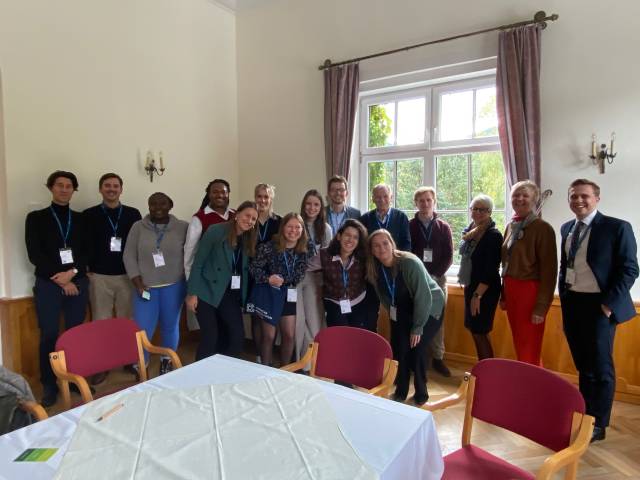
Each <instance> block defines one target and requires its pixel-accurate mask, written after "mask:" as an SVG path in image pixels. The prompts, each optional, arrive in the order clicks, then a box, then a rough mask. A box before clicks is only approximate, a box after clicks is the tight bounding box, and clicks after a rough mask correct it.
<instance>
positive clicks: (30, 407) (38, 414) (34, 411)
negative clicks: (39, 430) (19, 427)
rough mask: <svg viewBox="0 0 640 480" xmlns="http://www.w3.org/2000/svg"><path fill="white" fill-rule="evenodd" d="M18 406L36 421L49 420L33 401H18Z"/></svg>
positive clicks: (41, 408) (40, 407)
mask: <svg viewBox="0 0 640 480" xmlns="http://www.w3.org/2000/svg"><path fill="white" fill-rule="evenodd" d="M18 406H19V407H20V408H21V409H22V410H24V411H25V412H27V413H29V414H31V416H33V418H35V419H36V421H38V422H39V421H41V420H46V419H47V418H49V415H48V414H47V411H46V410H45V409H44V408H43V406H42V405H40V404H39V403H37V402H34V401H33V400H20V401H19V402H18Z"/></svg>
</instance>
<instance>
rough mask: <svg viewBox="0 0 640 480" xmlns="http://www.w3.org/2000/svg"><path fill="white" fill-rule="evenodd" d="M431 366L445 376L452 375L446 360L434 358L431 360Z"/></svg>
mask: <svg viewBox="0 0 640 480" xmlns="http://www.w3.org/2000/svg"><path fill="white" fill-rule="evenodd" d="M431 366H432V367H433V369H434V370H435V371H436V372H438V373H439V374H440V375H442V376H443V377H447V378H449V377H450V376H451V371H450V370H449V368H448V367H447V366H446V365H445V363H444V360H442V359H438V358H434V359H433V361H432V362H431Z"/></svg>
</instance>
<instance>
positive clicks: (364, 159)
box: [358, 76, 508, 265]
mask: <svg viewBox="0 0 640 480" xmlns="http://www.w3.org/2000/svg"><path fill="white" fill-rule="evenodd" d="M359 138H360V166H361V167H360V185H359V189H358V192H359V201H360V202H359V203H360V205H367V206H368V208H369V209H372V208H374V205H373V203H372V201H371V191H372V189H373V187H374V186H375V185H376V184H378V183H386V184H388V185H389V186H390V187H391V189H392V191H393V206H394V207H395V208H398V209H400V210H403V211H404V212H405V213H406V214H407V215H408V216H409V217H410V218H411V217H413V215H414V213H415V212H416V209H415V206H414V204H413V192H414V191H415V190H416V189H417V188H418V187H419V186H421V185H434V186H435V188H436V191H437V192H438V207H437V210H438V213H439V214H440V215H441V217H442V218H444V219H445V220H446V221H447V222H448V223H449V224H450V225H451V228H452V230H453V238H454V245H457V244H458V243H459V241H460V238H461V234H462V230H463V229H464V228H465V227H466V226H467V225H468V224H469V223H470V221H471V218H470V213H469V203H470V202H471V199H472V198H473V197H474V196H475V195H477V194H479V193H484V194H486V195H489V196H490V197H491V198H493V200H494V203H495V206H494V212H493V219H494V220H495V222H496V226H497V227H498V228H499V229H503V228H504V223H505V219H506V216H507V213H508V212H507V208H508V207H507V202H506V177H505V172H504V167H503V164H502V155H501V154H500V143H499V140H498V121H497V115H496V89H495V76H489V77H482V78H477V79H473V80H464V81H459V82H449V83H442V84H437V85H431V86H426V87H421V88H412V89H406V90H401V91H394V92H389V93H384V94H377V95H363V96H362V97H361V100H360V129H359ZM454 264H456V265H457V264H459V256H458V255H457V253H456V255H455V256H454Z"/></svg>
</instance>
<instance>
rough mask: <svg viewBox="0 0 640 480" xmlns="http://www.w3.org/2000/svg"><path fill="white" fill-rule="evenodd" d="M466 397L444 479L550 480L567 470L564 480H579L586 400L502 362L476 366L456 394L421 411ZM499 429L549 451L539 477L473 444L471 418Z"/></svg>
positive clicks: (540, 373)
mask: <svg viewBox="0 0 640 480" xmlns="http://www.w3.org/2000/svg"><path fill="white" fill-rule="evenodd" d="M465 397H466V400H467V401H466V409H465V415H464V426H463V430H462V448H460V449H459V450H456V451H455V452H453V453H451V454H449V455H447V456H446V457H444V465H445V467H444V475H443V477H442V478H443V479H455V480H463V479H466V478H473V479H475V480H482V479H487V480H489V479H490V480H500V479H505V480H506V479H537V480H543V479H551V478H552V476H553V475H554V474H555V472H557V471H559V470H560V469H561V468H563V467H567V469H566V473H565V476H564V478H565V480H568V479H575V478H576V472H577V469H578V460H579V458H580V457H581V456H582V454H583V453H584V452H585V451H586V449H587V447H588V446H589V442H590V440H591V434H592V432H593V424H594V418H593V417H591V416H590V415H585V413H584V412H585V404H584V400H583V398H582V395H581V394H580V392H579V391H578V389H576V388H575V387H574V386H573V385H571V384H570V383H569V382H567V381H566V380H564V379H562V378H560V377H559V376H558V375H556V374H555V373H553V372H550V371H548V370H545V369H543V368H540V367H536V366H534V365H529V364H527V363H523V362H518V361H515V360H505V359H498V358H491V359H486V360H482V361H480V362H478V363H477V364H476V365H475V366H474V368H473V370H472V371H471V374H469V373H467V374H466V375H465V377H464V380H463V382H462V384H461V385H460V388H459V389H458V391H457V392H456V393H455V394H453V395H451V396H449V397H447V398H444V399H442V400H439V401H436V402H432V403H427V404H425V405H424V406H423V407H422V408H424V409H425V410H429V411H435V410H439V409H442V408H445V407H447V406H449V405H453V404H455V403H459V402H460V401H462V400H463V399H464V398H465ZM474 418H477V419H478V420H482V421H484V422H487V423H491V424H493V425H497V426H499V427H502V428H504V429H506V430H509V431H511V432H514V433H517V434H519V435H522V436H524V437H526V438H528V439H530V440H533V441H534V442H536V443H538V444H540V445H542V446H545V447H547V448H550V449H551V450H553V451H555V452H556V453H554V454H552V455H551V456H549V457H547V459H546V460H545V462H544V464H543V465H542V467H541V468H540V470H539V471H538V472H537V475H535V476H534V475H532V474H531V473H529V472H527V471H525V470H522V469H520V468H518V467H516V466H515V465H511V464H510V463H508V462H506V461H504V460H502V459H500V458H498V457H496V456H494V455H492V454H490V453H488V452H487V451H485V450H483V449H481V448H480V447H476V446H475V445H472V444H471V428H472V424H473V419H474Z"/></svg>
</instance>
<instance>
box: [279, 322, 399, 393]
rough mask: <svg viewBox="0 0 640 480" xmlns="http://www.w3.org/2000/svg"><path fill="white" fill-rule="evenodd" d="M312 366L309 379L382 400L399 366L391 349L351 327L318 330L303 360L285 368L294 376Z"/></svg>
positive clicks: (369, 334)
mask: <svg viewBox="0 0 640 480" xmlns="http://www.w3.org/2000/svg"><path fill="white" fill-rule="evenodd" d="M309 363H310V364H311V376H312V377H322V378H327V379H332V380H335V381H339V382H343V383H349V384H352V385H356V386H358V387H361V388H364V389H366V390H367V391H368V392H369V393H371V394H373V395H378V396H381V397H384V396H386V395H387V394H388V392H389V389H390V388H391V387H392V386H393V382H394V380H395V378H396V373H397V371H398V362H396V361H395V360H393V352H392V351H391V345H389V342H387V341H386V340H385V339H384V338H383V337H381V336H380V335H378V334H377V333H373V332H370V331H369V330H363V329H362V328H354V327H329V328H325V329H324V330H321V331H320V332H319V333H318V334H317V335H316V338H315V339H314V342H313V343H312V344H311V345H309V348H308V349H307V352H306V353H305V355H304V357H302V358H301V359H300V360H299V361H297V362H294V363H291V364H289V365H285V366H284V367H282V370H287V371H289V372H294V371H296V370H300V369H301V368H304V367H305V366H307V365H308V364H309Z"/></svg>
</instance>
